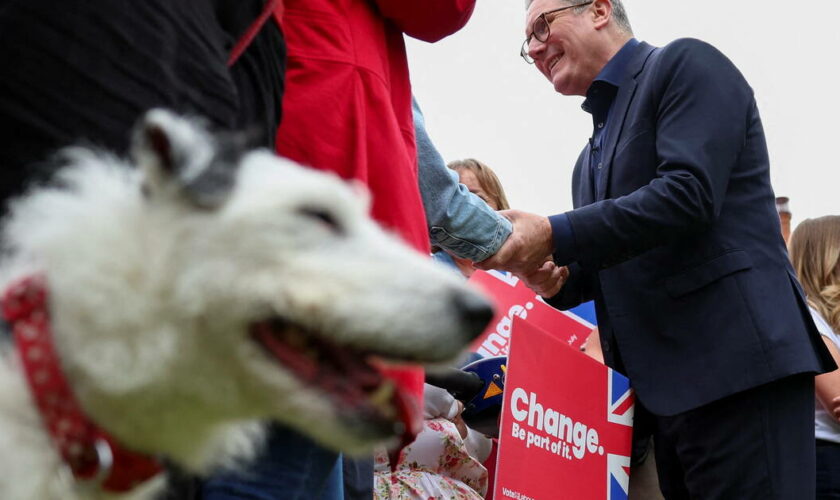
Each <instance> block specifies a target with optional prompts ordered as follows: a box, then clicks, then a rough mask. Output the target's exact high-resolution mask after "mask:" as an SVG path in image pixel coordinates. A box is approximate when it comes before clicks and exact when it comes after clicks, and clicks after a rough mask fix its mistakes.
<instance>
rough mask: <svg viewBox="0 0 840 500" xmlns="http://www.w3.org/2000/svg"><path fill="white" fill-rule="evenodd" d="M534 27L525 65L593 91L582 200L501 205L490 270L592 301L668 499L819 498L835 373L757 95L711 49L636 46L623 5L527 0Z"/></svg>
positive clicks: (576, 181)
mask: <svg viewBox="0 0 840 500" xmlns="http://www.w3.org/2000/svg"><path fill="white" fill-rule="evenodd" d="M525 34H526V36H527V40H526V41H525V43H524V45H523V49H522V56H523V57H524V58H525V59H526V61H528V62H531V63H533V64H534V65H535V66H536V68H537V69H538V70H539V71H540V72H541V73H542V74H543V75H545V76H546V78H548V80H549V81H550V82H551V83H552V84H553V85H554V88H555V90H556V91H557V92H560V93H561V94H564V95H580V96H584V97H586V100H585V102H584V104H583V109H584V110H585V111H586V112H588V113H590V114H591V115H592V119H593V134H592V137H591V139H590V140H589V143H588V144H587V145H586V147H585V148H584V150H583V152H582V153H581V155H580V157H579V158H578V160H577V163H576V164H575V169H574V173H573V201H574V206H575V209H574V210H572V211H569V212H566V213H562V214H558V215H554V216H551V217H542V216H537V215H533V214H528V213H525V212H520V211H509V212H507V213H506V215H507V216H508V217H509V218H510V219H511V221H512V222H513V225H514V231H513V234H512V235H511V237H510V238H509V239H508V241H507V243H506V244H505V246H503V247H502V249H501V250H500V251H499V252H498V253H497V254H496V256H495V257H493V258H492V259H489V260H487V261H484V262H482V263H481V264H480V267H484V268H499V269H507V270H510V271H513V272H515V273H518V274H519V275H520V276H521V277H522V278H523V279H524V280H525V281H526V282H527V283H529V285H530V286H531V287H532V288H533V289H534V290H535V291H537V292H538V293H540V294H541V295H543V296H544V297H546V298H547V301H548V302H549V303H550V304H552V305H553V306H555V307H558V308H561V309H567V308H569V307H572V306H575V305H577V304H579V303H581V302H583V301H586V300H590V299H595V304H596V311H597V315H598V325H599V328H600V335H601V344H602V348H603V351H604V357H605V359H606V362H607V364H609V365H611V366H613V367H615V368H616V369H618V370H619V371H622V372H624V373H626V374H627V375H628V376H629V377H630V379H631V381H632V383H633V385H634V387H635V389H636V394H637V397H638V402H639V413H638V415H648V416H649V418H650V422H652V428H653V434H654V441H655V446H656V459H657V467H658V470H659V475H660V486H661V488H662V490H663V493H664V494H665V496H666V498H669V499H682V498H695V499H696V498H699V499H726V500H731V499H747V498H761V499H791V498H799V497H801V498H803V499H804V498H813V497H814V480H815V469H814V460H815V459H814V455H815V451H814V389H813V387H814V386H813V375H814V374H815V373H820V372H824V371H830V370H833V369H835V368H836V366H835V365H834V363H833V362H832V361H831V357H830V356H829V355H828V353H827V351H826V350H825V349H823V344H822V342H821V341H820V340H819V336H818V334H817V332H816V330H815V328H814V326H813V323H812V322H811V319H810V316H809V314H808V311H807V308H806V305H805V301H804V298H803V294H802V291H801V289H800V287H799V284H798V283H797V281H796V279H795V278H794V275H793V271H792V268H791V266H790V264H789V262H788V259H787V255H786V252H785V247H784V242H783V240H782V237H781V234H780V229H779V220H778V216H777V214H776V209H775V201H774V195H773V190H772V187H771V186H770V175H769V160H768V154H767V147H766V144H765V139H764V131H763V129H762V125H761V120H760V118H759V115H758V110H757V108H756V102H755V98H754V96H753V92H752V89H751V88H750V87H749V85H748V84H747V82H746V81H745V80H744V77H743V76H742V75H741V73H740V72H739V71H738V70H737V69H736V68H735V66H734V65H733V64H732V63H731V62H730V61H729V60H728V59H727V58H726V57H725V56H723V55H722V54H721V53H720V52H719V51H717V50H716V49H715V48H714V47H712V46H710V45H708V44H706V43H703V42H700V41H697V40H690V39H682V40H677V41H675V42H673V43H671V44H669V45H667V46H665V47H662V48H656V47H652V46H650V45H648V44H646V43H644V42H639V41H637V40H636V39H635V38H633V34H632V31H631V28H630V24H629V22H628V20H627V16H626V14H625V11H624V8H623V6H622V5H621V2H620V0H591V1H586V0H533V1H532V2H530V4H529V7H528V11H527V22H526V31H525ZM552 256H553V259H551V257H552ZM637 423H638V421H637Z"/></svg>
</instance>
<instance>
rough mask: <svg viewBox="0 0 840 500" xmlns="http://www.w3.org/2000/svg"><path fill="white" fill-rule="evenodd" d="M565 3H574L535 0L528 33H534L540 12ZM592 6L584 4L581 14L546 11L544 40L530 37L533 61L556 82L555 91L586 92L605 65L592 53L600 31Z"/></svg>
mask: <svg viewBox="0 0 840 500" xmlns="http://www.w3.org/2000/svg"><path fill="white" fill-rule="evenodd" d="M566 5H571V4H570V3H567V2H563V1H560V0H534V2H533V3H532V4H531V6H530V7H529V8H528V13H527V17H526V24H525V36H526V37H528V36H530V35H531V32H532V30H533V26H534V22H535V21H537V19H538V18H539V16H540V14H542V13H543V12H547V11H550V10H553V9H557V8H560V7H564V6H566ZM591 7H592V5H590V6H587V7H585V8H584V9H585V10H584V11H583V12H580V13H575V12H574V9H569V10H564V11H561V12H556V13H552V14H547V15H546V16H545V17H546V21H548V24H549V35H548V38H547V39H546V41H545V42H540V41H539V40H537V39H536V38H534V37H532V38H531V43H530V45H529V48H528V53H529V54H530V56H531V57H532V58H533V59H534V64H535V65H536V67H537V69H539V70H540V72H541V73H542V74H543V75H545V77H546V78H548V80H549V81H550V82H551V83H552V84H553V85H554V90H556V91H557V92H559V93H561V94H563V95H586V90H587V89H588V88H589V85H590V84H591V83H592V81H593V80H594V79H595V77H596V76H597V75H598V72H599V71H600V70H601V68H602V67H603V64H602V63H600V62H599V60H598V59H597V58H595V57H593V55H592V44H593V43H595V37H596V35H597V30H596V28H595V25H594V23H593V16H592V13H591V10H590V9H591Z"/></svg>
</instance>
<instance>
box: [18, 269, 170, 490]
mask: <svg viewBox="0 0 840 500" xmlns="http://www.w3.org/2000/svg"><path fill="white" fill-rule="evenodd" d="M2 300H3V302H2V311H3V317H4V318H6V321H8V322H9V326H10V327H11V329H12V332H13V334H14V338H15V343H16V345H17V348H18V350H19V352H20V360H21V364H22V366H23V369H24V373H25V375H26V380H27V382H28V383H29V389H30V392H31V394H32V397H33V398H34V400H35V404H36V406H37V407H38V410H39V411H40V413H41V417H42V418H43V421H44V425H45V427H46V428H47V430H48V432H49V433H50V436H51V437H52V439H53V443H54V444H55V446H56V447H57V448H58V450H59V453H60V454H61V457H62V458H63V459H64V463H65V464H66V465H67V466H68V467H69V468H70V469H71V470H72V472H73V476H74V477H75V478H76V479H79V480H85V481H97V482H99V483H100V484H101V487H102V488H103V489H104V490H106V491H110V492H126V491H129V490H131V489H132V488H133V487H134V486H136V485H138V484H139V483H141V482H143V481H146V480H147V479H150V478H151V477H153V476H154V475H156V474H157V473H158V472H160V471H161V466H160V464H159V463H158V462H157V461H156V460H154V459H153V458H151V457H149V456H147V455H141V454H138V453H134V452H131V451H128V450H126V449H125V448H122V447H121V446H119V444H118V443H117V442H116V441H115V440H114V438H113V437H111V436H110V435H109V434H108V433H106V432H105V431H104V430H103V429H101V428H100V427H98V426H97V425H96V424H95V423H93V421H91V420H90V419H89V418H88V417H87V416H86V415H85V414H84V412H83V410H82V408H81V407H80V406H79V403H78V401H76V398H75V397H74V396H73V391H72V390H71V388H70V386H69V384H68V383H67V379H66V378H65V377H64V374H63V373H62V371H61V366H60V363H59V360H58V356H57V355H56V352H55V346H54V345H53V339H52V332H51V330H50V320H49V311H48V309H47V288H46V283H45V280H44V278H43V277H42V276H30V277H26V278H23V279H21V280H19V281H16V282H15V283H13V284H12V285H11V286H10V287H9V288H8V289H7V290H6V291H5V293H4V294H3V299H2Z"/></svg>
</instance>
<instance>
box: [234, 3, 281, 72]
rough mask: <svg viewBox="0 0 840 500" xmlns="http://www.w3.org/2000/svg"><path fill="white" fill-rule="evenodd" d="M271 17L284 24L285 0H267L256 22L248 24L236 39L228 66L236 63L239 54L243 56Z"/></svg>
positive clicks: (278, 24) (278, 23)
mask: <svg viewBox="0 0 840 500" xmlns="http://www.w3.org/2000/svg"><path fill="white" fill-rule="evenodd" d="M269 17H273V18H274V22H276V23H277V26H281V25H282V20H283V0H266V2H265V5H264V6H263V10H262V12H261V13H260V15H259V17H257V18H256V19H255V20H254V22H253V23H251V25H250V26H248V29H247V30H245V33H244V34H243V35H242V36H241V37H240V38H239V40H237V41H236V44H235V45H234V46H233V49H231V51H230V54H229V55H228V60H227V65H228V68H229V67H231V66H233V65H234V64H236V61H237V60H238V59H239V56H241V55H242V53H243V52H245V49H247V48H248V46H250V45H251V42H253V41H254V37H256V36H257V33H259V32H260V30H261V29H262V27H263V26H265V23H266V21H268V18H269Z"/></svg>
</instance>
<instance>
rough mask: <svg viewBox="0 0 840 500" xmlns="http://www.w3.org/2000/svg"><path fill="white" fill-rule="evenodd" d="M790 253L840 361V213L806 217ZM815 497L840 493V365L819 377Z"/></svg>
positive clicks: (819, 326)
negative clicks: (839, 408)
mask: <svg viewBox="0 0 840 500" xmlns="http://www.w3.org/2000/svg"><path fill="white" fill-rule="evenodd" d="M790 258H791V261H792V262H793V267H794V269H795V270H796V274H797V276H798V277H799V281H800V283H802V287H803V288H804V289H805V296H806V297H807V299H808V305H809V307H810V309H811V315H812V316H813V317H814V322H815V323H816V325H817V329H818V330H819V331H820V334H821V335H822V339H823V341H824V342H825V345H826V346H827V347H828V350H829V351H830V352H831V355H832V356H833V357H834V361H835V362H837V363H838V364H840V348H838V347H840V216H838V215H830V216H826V217H820V218H818V219H808V220H806V221H804V222H802V223H801V224H799V226H798V227H797V228H796V230H795V231H794V232H793V234H792V235H791V238H790ZM814 386H815V391H816V400H817V402H816V417H815V418H816V422H815V429H816V430H815V435H816V439H817V499H818V500H819V499H829V498H840V420H838V418H837V415H836V412H833V407H835V406H837V405H836V402H835V400H836V399H837V398H838V397H840V370H835V371H833V372H830V373H825V374H823V375H819V376H817V377H816V380H815V385H814Z"/></svg>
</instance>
